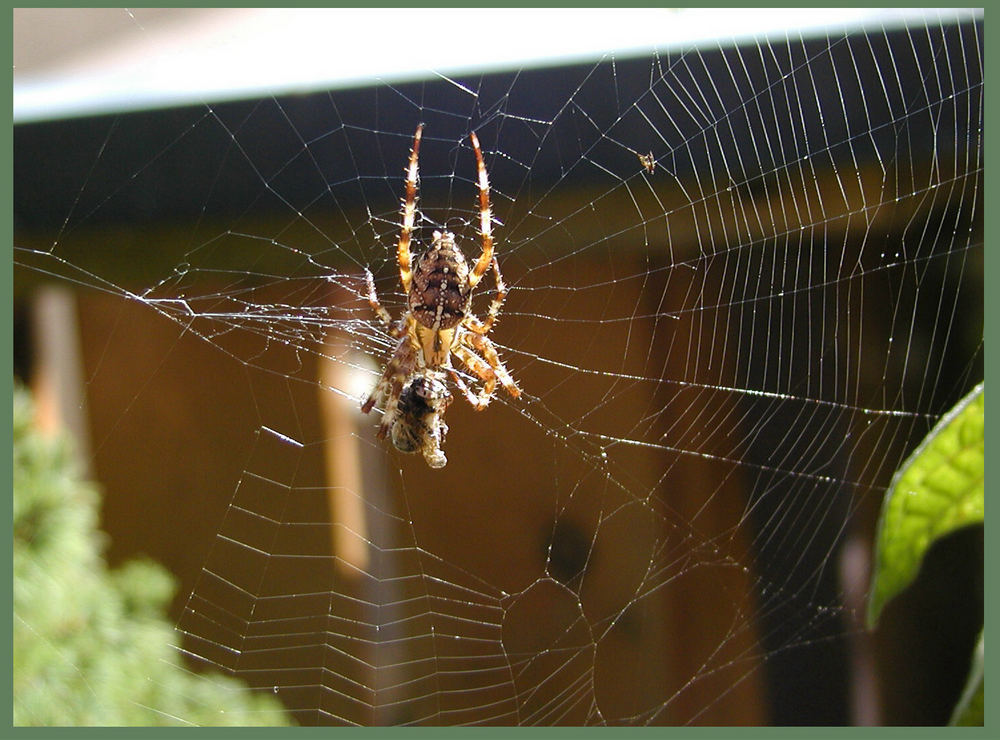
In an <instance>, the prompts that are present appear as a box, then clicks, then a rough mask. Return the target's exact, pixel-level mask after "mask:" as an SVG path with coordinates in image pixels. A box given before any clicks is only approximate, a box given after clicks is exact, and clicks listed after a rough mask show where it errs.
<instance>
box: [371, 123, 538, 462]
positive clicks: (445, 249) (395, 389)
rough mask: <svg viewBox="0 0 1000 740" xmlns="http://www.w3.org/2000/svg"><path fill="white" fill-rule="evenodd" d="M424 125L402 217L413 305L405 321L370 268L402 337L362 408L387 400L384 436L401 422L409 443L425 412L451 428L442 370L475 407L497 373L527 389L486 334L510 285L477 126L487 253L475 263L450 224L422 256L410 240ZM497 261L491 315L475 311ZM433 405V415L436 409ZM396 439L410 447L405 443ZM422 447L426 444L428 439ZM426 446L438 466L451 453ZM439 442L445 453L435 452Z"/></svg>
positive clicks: (487, 397) (403, 264)
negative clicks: (497, 247) (480, 288)
mask: <svg viewBox="0 0 1000 740" xmlns="http://www.w3.org/2000/svg"><path fill="white" fill-rule="evenodd" d="M423 128H424V127H423V124H421V125H419V126H418V127H417V132H416V134H414V136H413V149H412V150H411V151H410V161H409V165H408V166H407V168H406V197H405V198H404V199H403V225H402V228H401V230H400V233H399V243H398V244H397V247H396V259H397V261H398V263H399V279H400V281H401V282H402V284H403V292H404V293H406V312H405V313H404V315H403V317H402V318H401V319H400V320H399V321H398V322H396V323H393V320H392V317H391V316H390V315H389V312H388V311H386V310H385V308H383V307H382V305H381V303H379V300H378V296H377V295H376V293H375V281H374V278H373V277H372V275H371V273H370V272H369V273H367V279H368V301H369V303H370V304H371V307H372V310H373V311H375V315H376V316H378V317H379V319H381V320H382V322H383V323H384V324H385V325H386V326H387V327H389V330H390V332H391V333H392V335H393V336H394V337H396V338H397V339H398V340H399V342H398V344H397V345H396V348H395V350H394V351H393V353H392V356H391V357H390V358H389V362H388V363H387V364H386V368H385V372H384V373H383V374H382V377H381V378H380V379H379V382H378V385H376V386H375V389H374V390H373V391H372V393H371V395H370V396H369V397H368V398H367V399H366V400H365V402H364V403H363V404H362V406H361V410H362V411H364V412H365V413H368V412H369V411H371V410H372V408H374V406H375V405H376V404H383V402H384V405H383V406H382V408H383V417H382V424H381V425H380V426H379V431H378V436H379V438H380V439H384V438H385V436H386V434H388V433H389V431H390V430H393V441H394V442H396V438H397V434H396V429H397V428H398V429H400V439H401V440H402V441H403V447H406V446H408V445H409V443H410V441H411V439H410V437H411V436H412V435H408V434H406V432H408V431H409V430H411V429H418V430H419V427H420V425H419V424H416V423H415V422H416V420H417V419H418V418H419V419H421V420H423V421H428V420H429V421H430V427H429V428H431V429H432V430H438V428H439V427H440V429H441V430H443V431H446V430H447V427H446V426H445V425H444V420H443V416H442V415H443V413H444V409H445V408H446V407H447V405H448V403H449V402H450V401H451V394H450V393H448V392H447V389H446V388H444V393H445V394H447V396H446V398H447V400H444V399H445V394H442V393H441V388H443V386H442V387H441V388H438V386H437V385H436V384H439V383H440V382H441V381H440V380H439V377H441V376H442V373H443V372H444V371H447V373H448V374H449V375H450V376H451V378H452V380H453V381H454V383H455V384H456V385H457V386H458V387H459V389H460V390H461V391H462V394H463V395H464V396H465V398H466V399H467V400H468V401H469V403H471V404H472V406H473V407H474V408H476V409H484V408H486V406H487V405H488V404H489V402H490V401H491V400H492V399H493V393H494V391H495V390H496V384H497V381H499V382H500V383H501V384H502V385H503V387H504V388H505V389H506V390H507V392H508V393H510V395H511V396H513V397H514V398H517V397H518V396H519V395H520V394H521V392H520V390H518V388H517V386H516V385H515V384H514V380H513V379H512V378H511V377H510V373H508V372H507V368H505V367H504V365H503V363H502V362H501V361H500V358H499V357H498V356H497V351H496V348H495V347H494V346H493V342H491V341H490V340H489V338H488V337H487V336H486V335H487V334H489V332H490V329H492V328H493V324H494V323H495V322H496V320H497V316H498V315H499V314H500V307H501V306H502V305H503V301H504V298H505V297H506V295H507V289H506V287H505V286H504V284H503V277H502V276H501V275H500V265H499V264H497V260H496V257H494V255H493V234H492V228H491V221H492V215H491V213H490V185H489V180H488V178H487V175H486V165H485V164H484V163H483V154H482V151H481V150H480V148H479V139H478V138H477V137H476V135H475V134H474V133H473V134H470V135H469V138H470V140H471V141H472V149H473V151H474V152H475V155H476V166H477V168H478V175H479V177H478V180H479V235H480V238H481V240H482V245H483V249H482V253H481V254H480V255H479V259H478V260H476V263H475V264H474V265H473V266H472V268H471V269H470V267H469V263H468V262H467V261H466V259H465V255H464V254H462V250H461V249H460V248H459V247H458V245H457V244H456V243H455V235H454V234H452V233H451V232H450V231H435V232H434V237H433V241H432V242H431V245H430V247H428V249H427V251H426V252H424V253H422V254H420V255H419V256H418V257H417V258H416V259H411V254H410V240H411V235H412V233H413V224H414V221H415V219H416V211H417V158H418V155H419V152H420V135H421V133H422V132H423ZM491 267H492V268H493V273H494V275H495V276H496V284H497V294H496V297H494V299H493V302H492V303H491V304H490V307H489V310H488V311H487V314H486V319H485V320H483V321H480V320H479V319H478V318H476V316H474V315H473V314H472V312H471V305H472V291H473V289H474V288H475V287H476V285H477V284H478V283H479V281H480V280H482V278H483V276H484V275H485V274H486V272H487V270H489V269H490V268H491ZM452 355H454V356H455V357H457V358H458V359H459V361H460V362H461V363H462V365H463V366H464V367H465V368H466V369H467V370H468V371H469V372H470V373H471V374H472V375H473V376H474V377H476V378H478V379H479V380H481V381H482V383H483V387H482V388H481V389H480V391H479V392H478V393H474V392H473V391H472V390H471V389H470V388H469V387H468V386H467V385H466V383H465V381H464V380H462V378H461V377H460V376H459V375H458V373H457V372H455V370H454V368H453V367H452V364H451V356H452ZM414 376H416V377H417V378H420V377H423V378H424V379H425V380H424V381H421V383H420V384H419V385H414V384H415V383H416V382H417V379H416V378H415V377H414ZM404 388H405V389H406V390H405V391H404ZM405 393H410V394H411V396H412V398H411V399H410V400H409V401H408V400H407V398H402V400H401V397H403V396H404V394H405ZM428 394H429V395H428ZM418 398H420V399H423V400H424V401H426V400H427V399H430V401H429V402H427V403H426V404H425V405H424V406H423V407H416V409H417V410H416V411H414V410H413V409H414V408H415V407H414V406H413V401H415V399H418ZM422 402H423V401H422ZM401 406H402V408H401ZM432 412H433V417H431V416H430V414H431V413H432ZM400 424H401V426H399V425H400ZM436 425H439V426H436ZM443 431H442V433H441V434H435V435H433V436H434V440H437V443H438V444H439V443H440V441H441V440H443V437H444V434H443ZM418 436H419V435H418ZM432 441H433V440H432ZM396 446H397V447H399V448H400V449H403V447H401V446H400V444H399V443H397V444H396ZM421 447H422V448H423V443H421ZM424 449H425V458H426V459H427V461H428V464H430V465H431V467H441V466H443V465H444V454H443V453H441V452H440V449H439V448H434V447H432V448H431V454H430V456H429V457H428V453H427V452H426V448H424ZM434 449H436V451H437V454H438V455H440V457H438V456H437V455H435V454H434ZM404 451H411V450H404ZM432 460H433V462H432ZM435 463H439V464H435Z"/></svg>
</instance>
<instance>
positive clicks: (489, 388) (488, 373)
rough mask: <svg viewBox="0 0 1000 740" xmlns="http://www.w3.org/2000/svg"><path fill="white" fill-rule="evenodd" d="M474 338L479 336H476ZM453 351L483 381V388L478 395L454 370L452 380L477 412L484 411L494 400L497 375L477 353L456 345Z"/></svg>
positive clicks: (462, 345) (461, 345)
mask: <svg viewBox="0 0 1000 740" xmlns="http://www.w3.org/2000/svg"><path fill="white" fill-rule="evenodd" d="M466 336H468V335H466ZM472 336H478V335H475V334H474V335H472ZM451 351H452V352H454V353H455V357H457V358H458V359H460V360H461V361H462V364H463V365H465V366H466V367H467V368H469V370H470V371H472V373H473V374H474V375H476V376H477V377H478V378H479V379H480V380H482V381H483V387H482V389H481V390H480V391H479V393H478V395H477V394H475V393H473V392H472V391H471V390H470V389H469V387H468V386H467V385H466V384H465V382H464V381H463V380H462V379H461V377H459V375H458V373H456V372H455V371H454V370H452V371H451V377H452V380H454V381H455V384H456V385H457V386H458V387H459V389H461V391H462V393H463V394H464V395H465V398H466V400H468V402H469V403H471V404H472V407H473V408H474V409H475V410H476V411H482V410H483V409H484V408H486V407H487V406H489V403H490V401H492V400H493V392H494V391H495V390H496V387H497V376H496V373H495V372H493V368H492V367H490V366H489V365H488V364H487V363H486V361H485V360H483V358H481V357H479V356H478V355H476V353H475V352H473V351H472V350H471V349H469V348H468V347H466V346H465V345H464V344H456V345H454V346H453V347H452V348H451Z"/></svg>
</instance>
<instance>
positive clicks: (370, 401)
mask: <svg viewBox="0 0 1000 740" xmlns="http://www.w3.org/2000/svg"><path fill="white" fill-rule="evenodd" d="M392 334H393V336H396V337H400V340H399V344H397V345H396V349H395V351H393V353H392V356H391V357H390V358H389V361H388V362H387V363H386V366H385V371H383V373H382V376H381V377H380V378H379V381H378V384H377V385H376V386H375V389H374V390H373V391H372V392H371V395H370V396H368V398H367V399H365V402H364V403H363V404H361V411H362V412H363V413H366V414H367V413H368V412H369V411H371V410H372V409H373V408H374V407H375V405H376V404H381V403H382V400H383V399H385V406H384V407H383V414H382V425H381V426H380V427H379V431H378V438H379V439H383V438H384V437H385V435H386V433H387V432H388V431H389V427H390V426H391V425H392V422H393V421H394V420H395V418H396V406H397V405H398V403H399V396H400V394H401V393H402V392H403V384H404V382H405V381H406V379H407V378H408V377H409V376H410V375H412V374H413V371H414V369H415V365H416V358H415V356H414V354H413V348H412V347H411V346H410V340H409V338H408V337H407V336H406V327H405V325H397V326H396V327H394V328H393V330H392Z"/></svg>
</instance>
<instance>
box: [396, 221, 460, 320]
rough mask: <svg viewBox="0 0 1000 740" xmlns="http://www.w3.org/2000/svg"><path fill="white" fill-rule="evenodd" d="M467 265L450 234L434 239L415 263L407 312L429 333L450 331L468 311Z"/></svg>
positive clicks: (437, 236) (445, 233)
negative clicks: (442, 330)
mask: <svg viewBox="0 0 1000 740" xmlns="http://www.w3.org/2000/svg"><path fill="white" fill-rule="evenodd" d="M470 292H471V289H470V288H469V265H468V263H467V262H466V261H465V257H464V256H463V255H462V253H461V251H459V249H458V247H457V246H455V241H454V237H453V236H452V235H451V234H450V233H449V232H447V231H446V232H444V233H443V234H440V235H438V234H437V233H435V235H434V243H433V244H432V245H431V248H430V249H428V250H427V251H426V252H425V253H424V254H422V255H420V257H418V258H417V259H416V261H415V262H414V265H413V282H412V284H411V287H410V295H409V298H408V302H409V306H410V312H411V313H412V314H413V316H414V318H415V319H416V320H417V321H418V322H419V323H420V324H422V325H423V326H425V327H427V328H428V329H435V330H440V329H451V328H452V327H454V326H456V325H458V324H459V323H460V322H461V321H462V319H463V318H464V317H465V314H466V312H467V311H468V309H469V294H470Z"/></svg>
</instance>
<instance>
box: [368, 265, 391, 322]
mask: <svg viewBox="0 0 1000 740" xmlns="http://www.w3.org/2000/svg"><path fill="white" fill-rule="evenodd" d="M365 280H366V281H367V283H368V304H369V305H370V306H371V307H372V311H374V312H375V315H376V316H378V317H379V319H380V320H381V322H382V323H383V324H385V325H386V326H387V327H389V328H390V329H391V328H392V316H390V315H389V312H388V311H386V310H385V308H383V307H382V304H381V303H380V302H379V300H378V294H377V293H376V292H375V278H374V277H372V272H371V270H369V269H367V268H365Z"/></svg>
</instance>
